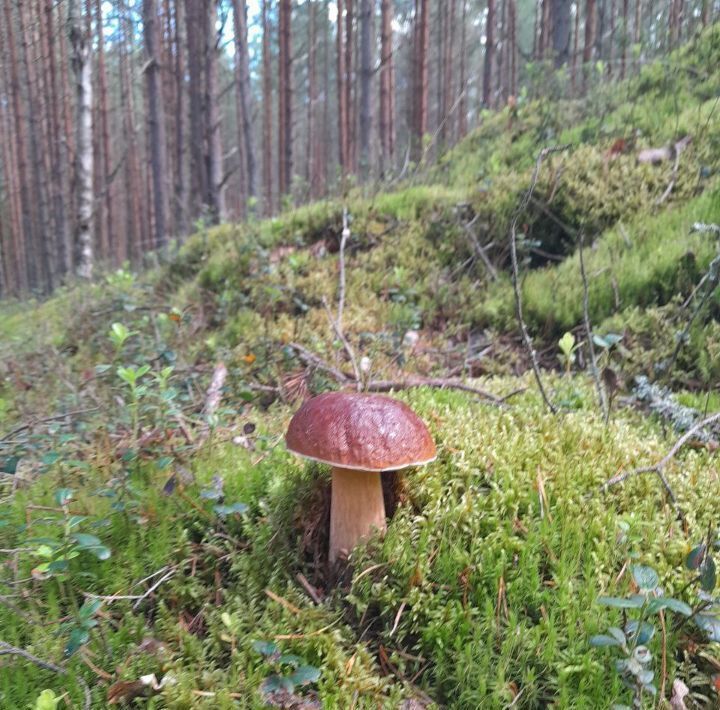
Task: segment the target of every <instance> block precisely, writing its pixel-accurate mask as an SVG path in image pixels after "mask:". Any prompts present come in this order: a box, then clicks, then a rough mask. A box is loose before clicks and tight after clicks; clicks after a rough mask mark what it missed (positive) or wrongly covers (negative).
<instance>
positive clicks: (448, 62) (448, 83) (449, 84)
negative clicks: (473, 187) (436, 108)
mask: <svg viewBox="0 0 720 710" xmlns="http://www.w3.org/2000/svg"><path fill="white" fill-rule="evenodd" d="M446 19H447V24H446V27H445V41H444V44H445V47H444V49H445V53H444V58H443V97H442V117H441V120H442V128H441V131H440V136H441V140H442V142H443V144H444V145H447V143H448V141H449V139H450V133H451V131H450V129H451V126H452V123H451V119H452V115H451V112H452V110H453V97H454V96H455V92H454V91H453V89H454V88H455V87H454V83H453V77H454V76H455V71H454V70H455V62H454V59H455V0H449V4H448V6H447V18H446Z"/></svg>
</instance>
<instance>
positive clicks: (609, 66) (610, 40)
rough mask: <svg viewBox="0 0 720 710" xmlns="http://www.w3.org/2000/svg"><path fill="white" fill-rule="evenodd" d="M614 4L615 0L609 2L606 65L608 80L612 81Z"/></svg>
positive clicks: (613, 68)
mask: <svg viewBox="0 0 720 710" xmlns="http://www.w3.org/2000/svg"><path fill="white" fill-rule="evenodd" d="M615 7H616V2H615V0H610V37H608V45H609V46H608V64H607V70H608V78H609V79H612V76H613V72H614V70H615V67H614V66H613V65H614V63H615V26H616V22H615V14H616V10H615Z"/></svg>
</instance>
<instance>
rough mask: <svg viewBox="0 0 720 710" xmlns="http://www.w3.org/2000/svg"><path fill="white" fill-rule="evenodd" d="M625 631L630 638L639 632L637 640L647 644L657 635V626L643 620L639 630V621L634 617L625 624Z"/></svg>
mask: <svg viewBox="0 0 720 710" xmlns="http://www.w3.org/2000/svg"><path fill="white" fill-rule="evenodd" d="M625 632H626V634H627V635H628V637H630V638H634V637H635V634H637V642H638V643H639V644H642V645H645V644H647V643H648V641H650V639H651V638H652V637H653V636H654V635H655V627H654V626H653V625H652V624H649V623H648V622H647V621H643V622H642V624H641V625H640V631H639V632H638V622H637V621H636V620H635V619H632V620H631V621H628V622H627V624H626V625H625Z"/></svg>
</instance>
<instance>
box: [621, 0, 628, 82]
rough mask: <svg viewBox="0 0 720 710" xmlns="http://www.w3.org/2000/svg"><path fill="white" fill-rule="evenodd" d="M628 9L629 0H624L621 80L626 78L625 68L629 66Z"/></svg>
mask: <svg viewBox="0 0 720 710" xmlns="http://www.w3.org/2000/svg"><path fill="white" fill-rule="evenodd" d="M628 11H629V0H622V35H621V37H620V42H621V47H620V80H621V81H622V80H623V79H624V78H625V68H626V66H627V48H628V43H629V41H630V33H629V32H628V30H629V27H628Z"/></svg>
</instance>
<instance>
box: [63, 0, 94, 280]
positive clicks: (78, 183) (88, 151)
mask: <svg viewBox="0 0 720 710" xmlns="http://www.w3.org/2000/svg"><path fill="white" fill-rule="evenodd" d="M68 36H69V39H70V47H71V64H72V68H73V73H74V75H75V97H76V106H75V128H76V133H75V189H76V195H75V205H76V212H75V214H76V217H75V239H74V242H75V255H76V256H75V264H76V270H77V275H78V276H79V277H80V278H84V279H89V278H91V277H92V272H93V183H92V176H93V152H92V132H93V127H92V93H93V86H92V62H91V61H90V52H91V49H92V42H91V39H90V37H89V33H88V31H87V26H86V23H85V22H83V19H82V15H81V10H80V8H79V7H78V0H68Z"/></svg>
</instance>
